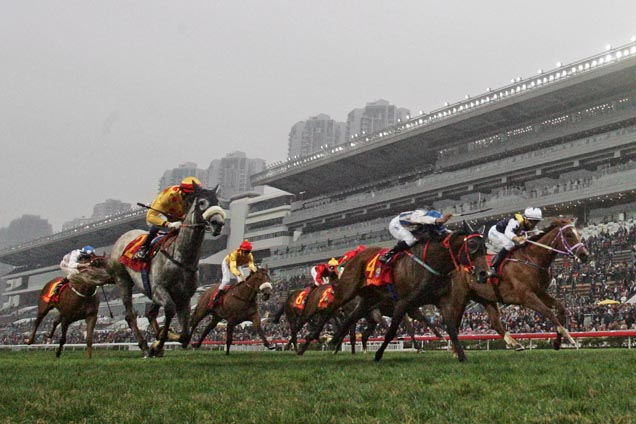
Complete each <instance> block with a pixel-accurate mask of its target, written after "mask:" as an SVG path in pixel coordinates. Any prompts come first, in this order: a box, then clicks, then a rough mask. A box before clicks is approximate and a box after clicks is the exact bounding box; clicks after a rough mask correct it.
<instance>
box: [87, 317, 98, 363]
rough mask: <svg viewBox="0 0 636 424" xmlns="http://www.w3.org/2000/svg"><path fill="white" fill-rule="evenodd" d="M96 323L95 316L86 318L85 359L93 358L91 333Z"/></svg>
mask: <svg viewBox="0 0 636 424" xmlns="http://www.w3.org/2000/svg"><path fill="white" fill-rule="evenodd" d="M96 323H97V314H95V315H89V316H87V317H86V357H87V358H88V359H91V358H92V357H93V331H94V330H95V324H96Z"/></svg>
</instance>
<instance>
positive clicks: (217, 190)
mask: <svg viewBox="0 0 636 424" xmlns="http://www.w3.org/2000/svg"><path fill="white" fill-rule="evenodd" d="M212 191H213V192H214V194H219V184H217V185H216V187H214V188H213V189H212Z"/></svg>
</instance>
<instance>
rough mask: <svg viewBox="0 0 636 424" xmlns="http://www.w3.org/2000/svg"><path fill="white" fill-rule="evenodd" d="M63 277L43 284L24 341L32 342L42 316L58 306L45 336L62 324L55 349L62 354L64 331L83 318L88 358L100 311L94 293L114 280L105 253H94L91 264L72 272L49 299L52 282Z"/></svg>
mask: <svg viewBox="0 0 636 424" xmlns="http://www.w3.org/2000/svg"><path fill="white" fill-rule="evenodd" d="M61 280H62V277H59V278H55V279H53V280H51V281H49V282H48V283H46V284H45V285H44V287H43V288H42V290H41V291H40V296H39V297H38V315H37V317H36V319H35V323H34V324H33V331H31V337H29V339H28V340H27V341H26V344H29V345H30V344H32V343H33V342H34V341H35V333H36V332H37V330H38V327H39V326H40V323H41V322H42V320H43V319H44V317H45V316H46V315H47V314H48V313H49V311H50V310H51V309H54V308H55V309H57V310H58V312H59V314H58V316H57V317H56V318H55V321H53V327H52V328H51V331H50V332H49V333H48V335H47V338H48V339H52V338H53V335H54V334H55V329H56V328H57V326H58V325H59V324H60V323H61V324H62V336H61V337H60V345H59V346H58V348H57V351H56V352H55V356H56V357H58V358H59V357H60V355H61V354H62V348H63V347H64V344H65V343H66V332H67V330H68V327H69V325H71V324H72V323H74V322H75V321H79V320H82V319H83V320H86V356H87V357H88V359H91V357H92V356H93V330H94V329H95V323H96V322H97V312H98V310H99V297H98V296H97V287H100V286H103V285H104V284H114V283H115V279H114V276H113V275H112V271H111V269H110V267H109V266H108V265H107V261H106V258H105V257H104V256H96V257H94V258H93V259H92V260H91V261H90V267H89V268H86V269H85V270H84V271H82V272H80V273H77V274H74V275H71V276H70V277H69V282H68V283H67V286H66V287H63V288H62V291H61V292H59V295H58V296H57V299H56V298H51V299H47V298H48V296H47V295H48V294H49V293H50V292H51V289H52V287H53V285H55V284H56V283H59V282H60V281H61Z"/></svg>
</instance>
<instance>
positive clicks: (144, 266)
mask: <svg viewBox="0 0 636 424" xmlns="http://www.w3.org/2000/svg"><path fill="white" fill-rule="evenodd" d="M176 236H177V233H175V232H170V233H168V234H161V233H160V234H158V235H157V237H155V238H154V240H152V242H151V243H150V252H148V255H147V257H149V258H152V257H153V256H154V255H155V254H156V253H157V252H158V251H159V249H160V248H161V247H162V246H163V247H167V246H169V245H170V243H171V242H173V241H174V240H175V238H176ZM146 237H148V234H147V233H146V234H140V235H138V236H137V237H136V238H135V239H134V240H133V241H131V242H130V243H128V244H127V245H126V248H125V249H124V251H123V252H122V254H121V256H120V257H119V259H118V262H120V263H122V264H124V265H126V266H127V267H128V268H130V269H132V270H133V271H137V272H141V271H142V270H143V271H146V272H148V271H149V270H150V261H147V262H146V261H142V260H140V259H136V258H135V253H137V251H138V250H139V248H141V246H142V245H143V244H144V241H145V240H146Z"/></svg>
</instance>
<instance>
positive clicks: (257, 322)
mask: <svg viewBox="0 0 636 424" xmlns="http://www.w3.org/2000/svg"><path fill="white" fill-rule="evenodd" d="M252 326H253V327H254V329H256V334H258V336H259V337H260V338H261V340H262V341H263V345H265V347H266V348H267V349H269V350H276V348H275V347H274V346H272V345H270V344H269V341H268V340H267V336H266V335H265V331H264V330H263V326H261V316H260V315H259V314H258V312H256V313H255V314H254V316H253V317H252Z"/></svg>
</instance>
